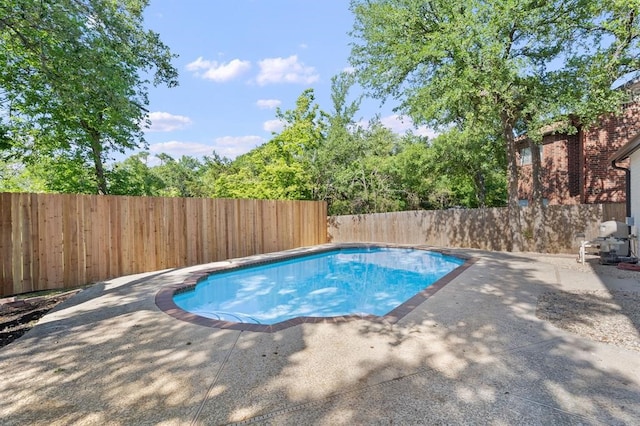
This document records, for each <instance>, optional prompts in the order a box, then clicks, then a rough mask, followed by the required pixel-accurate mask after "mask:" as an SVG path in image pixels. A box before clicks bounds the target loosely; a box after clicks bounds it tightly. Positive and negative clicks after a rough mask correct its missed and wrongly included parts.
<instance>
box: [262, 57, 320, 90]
mask: <svg viewBox="0 0 640 426" xmlns="http://www.w3.org/2000/svg"><path fill="white" fill-rule="evenodd" d="M258 65H259V66H260V73H259V74H258V77H257V78H256V81H257V82H258V84H259V85H260V86H264V85H265V84H269V83H303V84H310V83H314V82H316V81H318V79H319V78H320V76H319V75H318V74H317V73H316V70H315V68H313V67H309V66H306V65H305V64H304V63H302V62H299V61H298V56H297V55H291V56H289V57H288V58H267V59H263V60H262V61H259V62H258Z"/></svg>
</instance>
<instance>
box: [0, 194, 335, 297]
mask: <svg viewBox="0 0 640 426" xmlns="http://www.w3.org/2000/svg"><path fill="white" fill-rule="evenodd" d="M300 203H311V205H313V206H317V207H314V208H309V209H307V208H301V206H302V205H303V204H300ZM310 212H312V213H313V214H311V213H310ZM323 227H324V228H323ZM322 229H324V232H323V231H322ZM326 241H327V235H326V203H323V202H292V201H267V200H230V199H186V198H160V197H128V196H98V195H71V194H24V193H23V194H20V193H0V273H1V275H0V278H1V281H0V297H2V296H7V295H12V294H18V293H23V292H27V291H35V290H44V289H53V288H72V287H77V286H80V285H84V284H88V283H91V282H96V281H101V280H106V279H109V278H114V277H118V276H122V275H128V274H133V273H139V272H146V271H154V270H159V269H165V268H176V267H182V266H189V265H194V264H199V263H208V262H213V261H218V260H225V259H228V258H232V257H241V256H246V255H252V254H259V253H267V252H271V251H275V250H282V249H289V248H295V247H298V246H299V245H300V244H305V245H314V244H322V243H325V242H326Z"/></svg>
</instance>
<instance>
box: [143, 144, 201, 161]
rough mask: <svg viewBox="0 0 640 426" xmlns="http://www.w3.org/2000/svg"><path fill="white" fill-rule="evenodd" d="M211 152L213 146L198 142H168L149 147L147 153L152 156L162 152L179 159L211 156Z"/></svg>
mask: <svg viewBox="0 0 640 426" xmlns="http://www.w3.org/2000/svg"><path fill="white" fill-rule="evenodd" d="M213 150H214V147H213V146H211V145H205V144H203V143H198V142H180V141H168V142H160V143H154V144H151V145H149V152H151V153H152V154H159V153H161V152H164V153H165V154H169V155H170V156H172V157H174V158H179V157H182V156H183V155H189V156H192V157H200V156H203V155H211V154H212V153H213Z"/></svg>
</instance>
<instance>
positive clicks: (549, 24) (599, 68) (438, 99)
mask: <svg viewBox="0 0 640 426" xmlns="http://www.w3.org/2000/svg"><path fill="white" fill-rule="evenodd" d="M639 8H640V3H639V2H637V1H633V2H627V1H620V0H605V1H595V0H570V1H550V2H539V1H537V0H500V1H497V0H493V1H487V0H446V1H445V0H435V1H430V2H425V1H422V0H352V2H351V9H352V11H353V13H354V14H355V25H354V29H353V31H352V35H353V37H354V38H355V39H356V42H355V43H354V45H353V48H352V53H351V62H352V64H353V65H354V67H355V68H356V70H357V74H358V76H359V78H360V81H361V83H362V84H363V85H364V86H365V87H368V88H369V89H370V91H371V93H372V94H373V95H374V96H377V97H381V98H386V97H395V98H396V99H397V100H398V101H399V102H400V106H399V107H398V109H399V110H401V111H402V112H405V113H407V114H408V115H410V116H411V117H412V118H413V120H414V122H416V123H426V124H429V125H431V126H433V127H436V128H448V127H451V126H460V127H461V128H462V129H467V130H468V129H473V128H474V127H479V128H481V129H482V130H483V131H484V132H486V133H493V134H494V135H495V137H498V138H500V139H501V142H502V144H503V147H504V151H505V155H506V158H507V182H508V206H509V212H510V213H509V222H510V227H511V230H512V233H513V247H512V249H513V250H520V249H521V248H522V244H523V241H522V236H521V233H520V215H519V209H518V169H517V153H516V137H517V136H518V135H519V134H522V133H524V132H528V133H529V134H530V136H531V137H532V138H533V139H535V138H537V137H539V132H538V130H539V129H540V128H541V127H542V125H544V124H548V123H550V122H555V121H558V120H559V119H562V117H566V116H567V115H568V113H569V112H577V113H579V114H581V115H582V116H583V117H584V120H588V119H589V118H590V117H591V118H593V117H595V116H597V115H598V114H599V113H601V112H603V111H607V110H611V108H612V107H613V106H614V105H615V104H616V102H618V101H619V96H620V95H619V94H616V93H614V92H613V91H611V90H610V86H611V84H612V83H613V81H615V80H616V79H617V78H619V77H620V76H622V75H624V74H625V73H627V72H629V71H636V70H638V69H639V68H640V67H639V66H638V65H639V64H638V47H639V46H638V43H639V40H640V37H639V32H638V12H640V9H639ZM534 161H535V159H534ZM538 163H539V161H538ZM536 167H539V164H537V165H536ZM538 198H540V197H538ZM541 202H542V201H541V199H539V200H538V204H539V205H541ZM540 212H543V209H542V208H540ZM538 217H539V216H538ZM538 229H542V227H538Z"/></svg>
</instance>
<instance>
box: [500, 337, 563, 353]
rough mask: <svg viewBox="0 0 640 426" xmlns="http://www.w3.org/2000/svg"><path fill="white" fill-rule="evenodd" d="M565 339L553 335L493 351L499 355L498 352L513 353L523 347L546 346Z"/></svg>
mask: <svg viewBox="0 0 640 426" xmlns="http://www.w3.org/2000/svg"><path fill="white" fill-rule="evenodd" d="M560 340H563V339H562V338H561V337H552V338H550V339H544V340H540V341H537V342H533V343H527V344H526V345H520V346H515V347H513V348H506V349H503V350H500V351H496V352H493V354H494V355H498V354H504V353H513V352H518V351H520V350H523V349H529V348H533V347H536V346H546V345H548V344H550V343H553V342H556V341H560Z"/></svg>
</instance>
